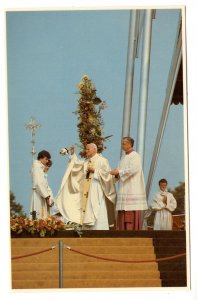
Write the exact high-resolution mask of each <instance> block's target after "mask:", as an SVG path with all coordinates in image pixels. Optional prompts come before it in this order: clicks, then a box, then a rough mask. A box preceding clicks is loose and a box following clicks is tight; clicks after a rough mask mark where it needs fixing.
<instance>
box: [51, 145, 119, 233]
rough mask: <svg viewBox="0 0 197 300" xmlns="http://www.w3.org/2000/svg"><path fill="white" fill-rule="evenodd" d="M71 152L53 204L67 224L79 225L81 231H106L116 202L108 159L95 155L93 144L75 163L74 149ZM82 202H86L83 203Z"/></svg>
mask: <svg viewBox="0 0 197 300" xmlns="http://www.w3.org/2000/svg"><path fill="white" fill-rule="evenodd" d="M71 149H72V150H71V158H70V162H69V165H68V167H67V169H66V172H65V175H64V177H63V179H62V184H61V188H60V191H59V193H58V195H57V197H56V205H57V207H58V209H59V211H60V213H61V214H62V216H63V217H64V218H65V220H66V221H67V222H74V223H78V224H81V225H83V229H91V230H108V229H109V225H112V224H113V223H114V218H115V217H114V205H115V201H116V191H115V185H114V182H113V178H112V176H111V175H110V174H109V173H110V166H109V163H108V160H107V159H106V158H104V157H103V156H102V155H101V154H98V153H97V147H96V145H95V144H93V143H91V144H88V145H87V146H86V155H87V159H86V160H85V161H82V160H78V159H77V156H76V154H75V153H74V147H72V148H71ZM87 175H88V176H89V175H90V181H89V179H88V180H87V179H86V178H87ZM86 196H87V199H85V198H86ZM84 201H85V202H86V201H87V202H86V203H85V204H84Z"/></svg>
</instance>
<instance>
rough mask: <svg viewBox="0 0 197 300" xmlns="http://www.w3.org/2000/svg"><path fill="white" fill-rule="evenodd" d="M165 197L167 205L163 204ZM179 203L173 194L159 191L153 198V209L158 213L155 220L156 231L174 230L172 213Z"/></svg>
mask: <svg viewBox="0 0 197 300" xmlns="http://www.w3.org/2000/svg"><path fill="white" fill-rule="evenodd" d="M164 196H166V197H167V204H166V205H165V204H164V203H163V198H164ZM176 207H177V202H176V199H175V198H174V196H173V194H171V193H169V192H167V191H159V192H158V193H156V194H155V195H154V197H153V201H152V203H151V208H152V209H153V210H155V211H156V213H155V218H154V230H172V212H173V211H174V210H175V209H176Z"/></svg>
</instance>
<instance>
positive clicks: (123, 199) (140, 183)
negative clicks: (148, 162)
mask: <svg viewBox="0 0 197 300" xmlns="http://www.w3.org/2000/svg"><path fill="white" fill-rule="evenodd" d="M117 169H118V170H119V189H118V195H117V204H116V210H117V211H118V210H125V211H137V210H146V209H147V208H148V206H147V201H146V191H145V184H144V175H143V170H142V165H141V159H140V156H139V154H138V153H137V152H136V151H132V152H131V153H130V154H126V155H124V156H123V157H122V159H121V160H120V163H119V165H118V168H117Z"/></svg>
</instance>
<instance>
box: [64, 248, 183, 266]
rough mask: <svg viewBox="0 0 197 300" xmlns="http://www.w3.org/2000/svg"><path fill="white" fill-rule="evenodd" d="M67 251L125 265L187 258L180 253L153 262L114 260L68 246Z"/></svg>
mask: <svg viewBox="0 0 197 300" xmlns="http://www.w3.org/2000/svg"><path fill="white" fill-rule="evenodd" d="M66 249H68V250H70V251H72V252H75V253H78V254H81V255H85V256H88V257H92V258H97V259H101V260H108V261H113V262H123V263H149V262H159V261H165V260H171V259H175V258H178V257H182V256H185V255H186V253H180V254H176V255H173V256H167V257H163V258H157V259H153V260H121V259H112V258H107V257H101V256H96V255H92V254H88V253H84V252H81V251H79V250H74V249H71V248H70V247H69V246H66Z"/></svg>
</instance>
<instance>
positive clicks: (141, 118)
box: [137, 9, 152, 164]
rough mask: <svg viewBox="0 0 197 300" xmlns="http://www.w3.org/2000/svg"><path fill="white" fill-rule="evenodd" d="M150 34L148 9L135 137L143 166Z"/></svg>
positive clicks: (150, 15) (150, 12)
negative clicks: (136, 134)
mask: <svg viewBox="0 0 197 300" xmlns="http://www.w3.org/2000/svg"><path fill="white" fill-rule="evenodd" d="M151 32H152V10H151V9H148V10H146V12H145V23H144V41H143V57H142V65H141V80H140V106H139V115H138V136H137V150H138V152H139V154H140V155H141V159H142V164H144V149H145V136H146V116H147V102H148V83H149V68H150V50H151Z"/></svg>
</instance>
